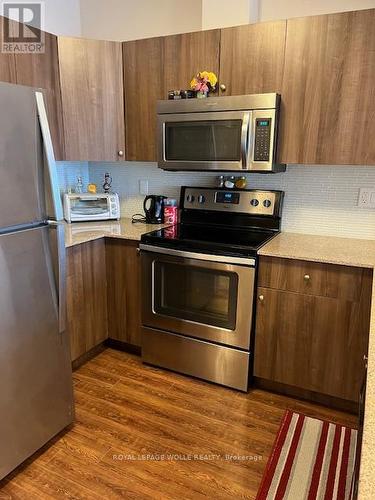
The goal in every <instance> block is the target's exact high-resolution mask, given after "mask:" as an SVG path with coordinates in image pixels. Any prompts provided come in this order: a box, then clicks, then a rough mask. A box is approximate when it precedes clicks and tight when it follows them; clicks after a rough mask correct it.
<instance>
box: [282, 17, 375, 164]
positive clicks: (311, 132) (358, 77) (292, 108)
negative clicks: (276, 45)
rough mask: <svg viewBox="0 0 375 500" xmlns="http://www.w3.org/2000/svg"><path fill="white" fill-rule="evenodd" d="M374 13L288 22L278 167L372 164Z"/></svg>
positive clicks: (374, 147)
mask: <svg viewBox="0 0 375 500" xmlns="http://www.w3.org/2000/svg"><path fill="white" fill-rule="evenodd" d="M374 25H375V9H372V10H360V11H356V12H344V13H340V14H329V15H324V16H312V17H305V18H299V19H291V20H288V29H287V38H286V51H285V66H284V77H283V86H282V99H283V102H284V110H285V112H284V114H283V124H284V125H283V126H282V135H281V161H282V162H283V163H307V164H350V165H374V164H375V142H374V140H373V138H374V136H375V122H374V120H373V116H374V114H375V99H374V80H375V57H374V53H375V30H374Z"/></svg>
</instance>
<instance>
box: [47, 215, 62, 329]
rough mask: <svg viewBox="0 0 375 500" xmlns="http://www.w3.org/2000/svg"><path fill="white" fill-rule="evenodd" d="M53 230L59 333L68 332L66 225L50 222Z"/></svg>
mask: <svg viewBox="0 0 375 500" xmlns="http://www.w3.org/2000/svg"><path fill="white" fill-rule="evenodd" d="M48 225H49V227H50V229H51V230H53V231H56V250H55V252H53V253H55V254H56V256H55V266H54V267H55V276H56V281H55V282H56V289H57V290H56V297H57V307H58V316H59V333H64V332H65V330H66V249H65V230H64V223H62V222H56V221H52V220H50V221H48Z"/></svg>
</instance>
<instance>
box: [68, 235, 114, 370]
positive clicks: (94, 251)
mask: <svg viewBox="0 0 375 500" xmlns="http://www.w3.org/2000/svg"><path fill="white" fill-rule="evenodd" d="M66 289H67V329H68V332H69V336H70V346H71V357H72V361H75V360H76V359H77V358H79V357H80V356H82V355H83V354H85V353H86V352H88V351H90V349H92V348H94V347H95V346H97V345H99V344H101V343H102V342H103V341H104V340H105V339H107V338H108V325H107V284H106V266H105V244H104V240H103V239H100V240H95V241H90V242H87V243H82V244H81V245H75V246H72V247H69V248H67V277H66Z"/></svg>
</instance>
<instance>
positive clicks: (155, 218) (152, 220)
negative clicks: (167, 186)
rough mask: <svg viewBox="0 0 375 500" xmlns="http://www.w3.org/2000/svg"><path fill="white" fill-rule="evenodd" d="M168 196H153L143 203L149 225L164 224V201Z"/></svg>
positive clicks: (147, 197)
mask: <svg viewBox="0 0 375 500" xmlns="http://www.w3.org/2000/svg"><path fill="white" fill-rule="evenodd" d="M166 198H167V197H166V196H159V195H155V194H151V195H149V196H146V198H145V201H144V202H143V210H144V211H145V216H146V222H147V224H162V223H163V222H164V200H165V199H166Z"/></svg>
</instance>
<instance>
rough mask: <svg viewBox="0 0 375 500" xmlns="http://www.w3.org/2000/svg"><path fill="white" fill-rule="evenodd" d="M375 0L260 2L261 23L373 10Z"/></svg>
mask: <svg viewBox="0 0 375 500" xmlns="http://www.w3.org/2000/svg"><path fill="white" fill-rule="evenodd" d="M374 7H375V0H260V12H259V18H260V20H261V21H271V20H276V19H287V18H291V17H303V16H313V15H318V14H328V13H330V12H344V11H348V10H361V9H371V8H374Z"/></svg>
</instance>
